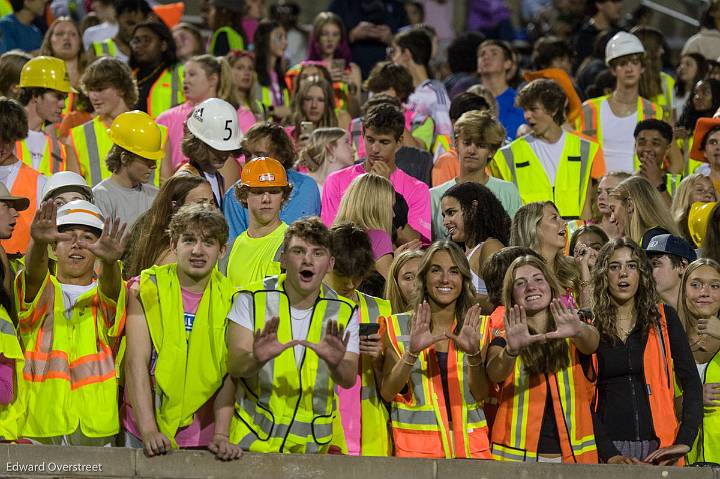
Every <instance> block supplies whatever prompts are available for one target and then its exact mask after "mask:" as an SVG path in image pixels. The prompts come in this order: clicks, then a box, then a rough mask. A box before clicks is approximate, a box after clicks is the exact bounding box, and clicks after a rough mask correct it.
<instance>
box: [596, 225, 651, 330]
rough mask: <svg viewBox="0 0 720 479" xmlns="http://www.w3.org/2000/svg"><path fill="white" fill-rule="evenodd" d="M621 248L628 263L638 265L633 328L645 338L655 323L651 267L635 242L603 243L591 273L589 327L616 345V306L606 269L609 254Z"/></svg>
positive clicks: (626, 239) (622, 239)
mask: <svg viewBox="0 0 720 479" xmlns="http://www.w3.org/2000/svg"><path fill="white" fill-rule="evenodd" d="M621 248H628V249H629V250H630V251H631V255H632V259H633V260H635V261H637V264H638V275H639V281H638V288H637V292H636V293H635V297H634V301H635V315H636V324H638V325H640V328H641V329H642V332H643V336H647V334H648V331H649V330H650V328H651V327H653V326H655V325H656V324H657V323H658V320H659V318H660V312H659V311H658V306H657V305H658V302H659V298H658V295H657V290H656V288H655V278H653V274H652V265H651V264H650V260H648V257H647V255H646V254H645V251H644V250H643V249H642V248H641V247H640V245H638V244H637V243H636V242H634V241H633V240H631V239H629V238H617V239H614V240H612V241H610V242H609V243H607V244H606V245H605V246H603V248H602V249H601V250H600V254H599V255H598V258H597V261H596V262H595V268H594V270H593V279H592V284H593V308H592V310H593V317H594V318H595V319H594V323H593V325H594V326H595V327H596V328H597V330H598V332H599V333H600V337H601V338H604V339H606V340H608V341H610V342H611V343H613V344H617V343H618V342H619V341H621V339H620V334H619V332H618V328H617V323H616V318H617V304H615V301H614V300H613V298H612V296H611V294H610V287H609V281H608V268H609V266H610V259H611V258H612V255H613V253H615V251H617V250H619V249H621Z"/></svg>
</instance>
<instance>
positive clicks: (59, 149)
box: [15, 134, 67, 176]
mask: <svg viewBox="0 0 720 479" xmlns="http://www.w3.org/2000/svg"><path fill="white" fill-rule="evenodd" d="M15 156H17V157H18V159H19V160H20V161H22V162H23V163H25V164H26V165H28V166H29V167H31V168H35V165H33V160H32V153H31V152H30V149H29V148H28V146H27V139H24V140H18V141H17V142H15ZM66 161H67V153H66V151H65V145H62V144H60V142H58V140H57V138H56V137H55V136H53V135H47V134H46V135H45V147H44V149H43V155H42V158H41V159H40V163H38V166H37V171H39V172H40V173H42V174H43V175H46V176H50V175H52V174H54V173H57V172H59V171H65V166H66Z"/></svg>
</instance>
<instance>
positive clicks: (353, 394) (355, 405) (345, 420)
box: [335, 374, 362, 456]
mask: <svg viewBox="0 0 720 479" xmlns="http://www.w3.org/2000/svg"><path fill="white" fill-rule="evenodd" d="M335 392H336V393H337V396H338V409H339V410H340V420H341V422H342V426H343V431H344V432H345V444H346V445H347V448H348V455H350V456H359V455H360V452H361V448H362V447H361V446H362V403H361V397H360V395H361V393H362V377H361V376H360V374H358V375H357V379H356V380H355V385H354V386H353V387H351V388H350V389H343V388H341V387H340V386H337V387H336V388H335Z"/></svg>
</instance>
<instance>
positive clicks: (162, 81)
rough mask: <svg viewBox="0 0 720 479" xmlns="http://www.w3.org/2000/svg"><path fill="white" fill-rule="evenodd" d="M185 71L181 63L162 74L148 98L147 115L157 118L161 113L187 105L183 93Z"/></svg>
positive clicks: (151, 88)
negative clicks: (183, 104)
mask: <svg viewBox="0 0 720 479" xmlns="http://www.w3.org/2000/svg"><path fill="white" fill-rule="evenodd" d="M183 71H184V67H183V65H182V64H181V63H178V64H177V65H175V66H173V67H172V68H166V69H165V70H163V72H162V73H161V74H160V76H159V77H158V79H157V80H155V83H153V86H152V87H150V93H148V96H147V114H148V115H150V116H151V117H153V119H155V118H157V117H158V116H159V115H160V113H162V112H164V111H167V110H169V109H170V108H172V107H175V106H178V105H180V104H182V103H185V94H184V93H183Z"/></svg>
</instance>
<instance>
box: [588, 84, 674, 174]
mask: <svg viewBox="0 0 720 479" xmlns="http://www.w3.org/2000/svg"><path fill="white" fill-rule="evenodd" d="M609 98H610V95H606V96H601V97H597V98H591V99H589V100H586V101H585V103H583V105H582V113H581V114H580V115H579V116H578V118H577V120H575V129H576V130H577V131H578V132H579V133H582V134H583V135H585V136H587V137H589V138H591V139H593V140H595V141H597V142H598V143H599V144H600V145H602V144H603V131H602V122H601V121H600V105H602V102H604V101H605V100H608V99H609ZM663 115H664V110H663V108H662V107H661V106H659V105H656V104H655V103H653V102H651V101H650V100H646V99H645V98H643V97H641V96H639V95H638V100H637V121H638V123H639V122H641V121H643V120H647V119H650V118H655V119H658V120H662V119H663ZM633 168H634V169H635V170H638V169H639V168H640V160H639V159H638V157H637V155H635V163H634V167H633Z"/></svg>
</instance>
